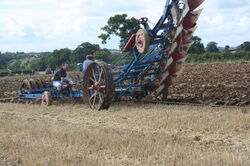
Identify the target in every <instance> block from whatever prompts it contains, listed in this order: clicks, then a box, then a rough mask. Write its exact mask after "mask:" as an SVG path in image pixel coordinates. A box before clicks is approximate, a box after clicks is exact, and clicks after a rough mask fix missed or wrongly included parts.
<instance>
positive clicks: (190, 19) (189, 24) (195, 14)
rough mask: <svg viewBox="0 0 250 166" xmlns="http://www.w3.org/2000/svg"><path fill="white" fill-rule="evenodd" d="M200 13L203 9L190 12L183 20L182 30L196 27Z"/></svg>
mask: <svg viewBox="0 0 250 166" xmlns="http://www.w3.org/2000/svg"><path fill="white" fill-rule="evenodd" d="M202 11H203V9H199V10H196V11H192V12H190V14H189V16H187V17H186V18H185V19H184V20H183V28H184V29H190V28H193V27H194V26H195V25H196V22H197V20H198V19H199V17H200V15H201V12H202Z"/></svg>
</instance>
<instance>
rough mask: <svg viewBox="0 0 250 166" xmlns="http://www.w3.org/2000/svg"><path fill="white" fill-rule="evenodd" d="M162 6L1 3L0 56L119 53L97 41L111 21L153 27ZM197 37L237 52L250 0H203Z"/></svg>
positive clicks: (50, 0)
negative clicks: (89, 49) (94, 49)
mask: <svg viewBox="0 0 250 166" xmlns="http://www.w3.org/2000/svg"><path fill="white" fill-rule="evenodd" d="M164 4H165V0H157V1H156V0H126V1H124V0H105V1H102V0H0V51H1V52H7V51H10V52H16V51H19V52H41V51H53V50H54V49H60V48H70V49H75V48H76V47H77V46H78V45H79V44H81V43H83V42H87V41H88V42H91V43H96V44H100V45H101V47H102V48H104V47H105V48H109V49H118V48H119V39H118V38H117V37H113V39H112V40H111V41H109V42H108V43H107V44H106V45H102V44H101V40H100V39H99V38H97V36H98V35H99V34H101V30H100V28H101V27H102V26H104V25H106V22H107V20H108V18H109V17H110V16H113V15H115V14H123V13H127V14H128V15H129V17H132V16H134V17H136V18H140V17H143V16H146V17H148V18H149V20H150V22H151V24H150V26H152V27H153V26H154V23H156V22H157V21H158V19H159V18H160V16H161V15H162V12H163V8H164ZM200 8H204V11H203V13H202V15H201V17H200V19H199V21H198V29H197V31H196V33H195V35H198V36H200V37H201V38H202V39H203V42H204V44H205V45H206V44H207V43H208V42H210V41H215V42H217V43H218V45H219V46H225V45H230V46H238V45H240V44H242V43H243V42H244V41H250V12H249V11H250V0H206V1H205V2H204V4H203V5H202V6H200Z"/></svg>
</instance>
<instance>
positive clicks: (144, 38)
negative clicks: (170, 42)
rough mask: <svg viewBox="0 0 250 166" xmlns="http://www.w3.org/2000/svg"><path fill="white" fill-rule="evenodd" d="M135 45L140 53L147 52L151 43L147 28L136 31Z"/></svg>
mask: <svg viewBox="0 0 250 166" xmlns="http://www.w3.org/2000/svg"><path fill="white" fill-rule="evenodd" d="M135 45H136V48H137V50H138V52H139V53H141V54H146V53H147V52H148V49H149V45H150V38H149V35H148V32H147V31H146V30H145V29H139V30H138V32H137V33H136V40H135Z"/></svg>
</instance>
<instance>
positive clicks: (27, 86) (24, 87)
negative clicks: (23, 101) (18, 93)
mask: <svg viewBox="0 0 250 166" xmlns="http://www.w3.org/2000/svg"><path fill="white" fill-rule="evenodd" d="M29 89H32V87H31V85H30V82H29V80H27V79H25V80H23V83H22V85H21V87H20V90H29Z"/></svg>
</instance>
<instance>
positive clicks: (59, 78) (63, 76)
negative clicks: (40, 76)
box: [53, 63, 74, 91]
mask: <svg viewBox="0 0 250 166" xmlns="http://www.w3.org/2000/svg"><path fill="white" fill-rule="evenodd" d="M68 68H69V65H68V64H67V63H63V64H62V67H61V69H60V70H58V71H57V72H56V74H55V76H54V79H53V86H54V87H55V88H56V89H57V90H59V91H60V90H62V88H66V87H68V86H69V85H73V84H74V83H73V80H72V79H71V78H69V77H67V70H68Z"/></svg>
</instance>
